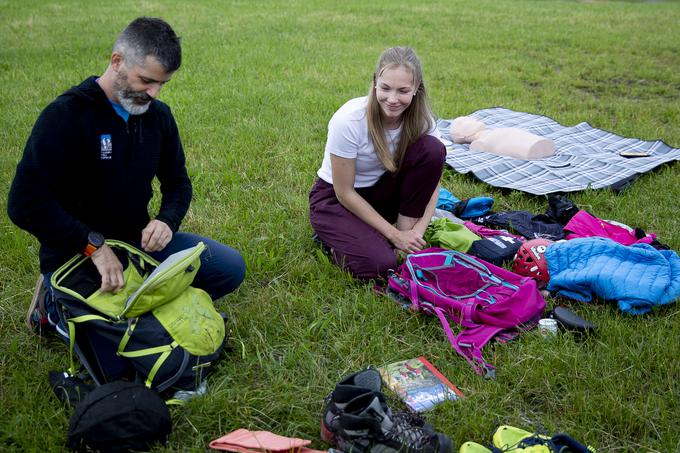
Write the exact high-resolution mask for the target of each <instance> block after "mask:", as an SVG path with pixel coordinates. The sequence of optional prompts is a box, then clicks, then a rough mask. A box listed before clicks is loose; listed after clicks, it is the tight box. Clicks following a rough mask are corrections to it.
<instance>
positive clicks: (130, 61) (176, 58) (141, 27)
mask: <svg viewBox="0 0 680 453" xmlns="http://www.w3.org/2000/svg"><path fill="white" fill-rule="evenodd" d="M113 51H114V52H120V53H121V54H123V59H124V61H125V63H126V65H127V66H131V65H137V66H142V65H144V63H145V61H146V57H148V56H153V57H156V58H157V59H158V61H159V63H160V64H161V65H162V66H163V68H164V69H165V70H166V71H167V72H172V71H176V70H177V69H178V68H179V67H180V65H181V64H182V47H181V45H180V39H179V37H178V36H177V35H176V34H175V32H174V30H173V29H172V27H170V25H169V24H168V23H167V22H165V21H164V20H163V19H159V18H155V17H138V18H137V19H135V20H133V21H132V22H130V25H128V26H127V27H125V30H123V31H122V33H121V34H120V35H119V36H118V39H117V40H116V43H115V44H114V46H113Z"/></svg>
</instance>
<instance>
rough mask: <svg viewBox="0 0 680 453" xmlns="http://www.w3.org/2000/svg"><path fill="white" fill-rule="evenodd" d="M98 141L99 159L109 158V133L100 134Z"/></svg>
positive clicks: (110, 148) (110, 144)
mask: <svg viewBox="0 0 680 453" xmlns="http://www.w3.org/2000/svg"><path fill="white" fill-rule="evenodd" d="M99 142H100V143H101V148H100V151H99V158H100V159H101V160H109V159H111V153H112V152H113V143H112V142H111V135H110V134H102V135H100V136H99Z"/></svg>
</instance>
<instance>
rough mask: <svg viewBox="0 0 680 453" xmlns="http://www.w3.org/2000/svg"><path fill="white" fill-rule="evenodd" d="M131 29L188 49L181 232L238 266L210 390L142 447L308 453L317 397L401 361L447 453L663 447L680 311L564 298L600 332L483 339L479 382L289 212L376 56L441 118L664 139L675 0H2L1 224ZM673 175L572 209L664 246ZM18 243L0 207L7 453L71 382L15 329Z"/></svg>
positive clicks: (173, 97) (25, 296)
mask: <svg viewBox="0 0 680 453" xmlns="http://www.w3.org/2000/svg"><path fill="white" fill-rule="evenodd" d="M139 15H151V16H161V17H163V18H164V19H166V20H168V21H169V22H170V23H171V24H172V26H173V27H174V28H175V30H176V31H177V33H178V34H179V35H180V36H181V37H182V39H183V52H184V61H183V65H182V68H181V69H180V70H179V71H178V73H177V74H176V75H175V76H174V77H173V80H172V82H171V83H169V84H168V85H167V86H166V87H165V88H164V89H163V92H162V93H161V100H163V101H164V102H166V103H168V104H169V105H170V106H171V107H172V109H173V112H174V114H175V117H176V120H177V122H178V125H179V128H180V132H181V134H182V138H183V142H184V146H185V151H186V154H187V159H188V169H189V172H190V175H191V177H192V180H193V183H194V191H195V194H194V201H193V203H192V207H191V209H190V211H189V213H188V215H187V217H186V219H185V221H184V223H183V225H182V228H183V229H185V230H188V231H193V232H196V233H200V234H204V235H207V236H211V237H213V238H215V239H218V240H221V241H223V242H225V243H227V244H230V245H232V246H234V247H236V248H237V249H239V250H241V251H242V253H243V254H244V256H245V259H246V262H247V267H248V276H247V278H246V280H245V282H244V283H243V285H242V287H241V289H239V291H238V292H237V293H236V294H233V295H230V296H228V297H226V298H224V299H222V300H220V301H218V302H217V306H218V308H219V309H221V310H224V311H226V312H227V313H228V314H229V316H230V327H231V330H232V333H231V342H232V344H233V345H234V346H235V351H234V352H233V353H231V354H230V356H229V357H228V359H227V360H224V361H222V362H221V363H220V364H219V366H218V368H217V370H216V372H215V373H214V374H213V375H212V376H211V377H210V379H209V386H210V392H209V394H208V395H206V396H205V397H203V398H200V399H197V400H195V401H193V402H191V403H190V404H188V405H187V406H185V407H181V408H173V409H172V413H173V420H174V432H173V435H172V437H171V443H170V444H169V445H168V446H167V447H166V448H163V449H159V451H204V450H205V449H206V448H207V444H208V442H209V441H210V440H211V439H214V438H216V437H219V436H220V435H222V434H224V433H226V432H228V431H231V430H234V429H236V428H240V427H244V428H249V429H258V430H260V429H262V430H270V431H273V432H276V433H279V434H283V435H288V436H294V437H303V438H308V439H312V440H314V442H313V446H314V447H315V448H319V449H324V448H327V445H325V444H324V443H323V442H321V441H320V439H319V436H318V424H319V417H320V414H321V409H322V401H323V398H324V396H325V395H326V394H327V393H328V392H329V391H330V390H332V388H333V385H334V384H335V382H337V380H338V379H339V378H340V377H341V376H344V375H345V374H348V373H350V372H353V371H356V370H359V369H361V368H363V367H366V366H368V365H375V366H380V365H384V364H386V363H389V362H393V361H397V360H400V359H406V358H411V357H415V356H418V355H425V356H427V357H428V358H429V359H430V361H431V362H433V363H434V364H435V366H437V367H438V368H439V369H440V370H441V371H442V372H443V373H444V374H445V375H446V376H447V377H448V378H449V379H450V380H451V381H453V382H454V383H456V384H457V385H458V386H459V387H460V388H461V389H462V391H463V392H464V393H465V394H466V396H467V397H466V399H464V400H461V401H457V402H453V403H446V404H442V405H440V406H439V407H438V408H437V409H436V410H435V411H434V412H432V413H429V414H428V420H429V421H430V422H431V423H432V424H433V425H434V426H435V427H436V428H437V429H439V430H440V431H442V432H445V433H447V434H448V435H449V436H451V437H452V438H453V439H454V442H455V443H456V444H457V445H460V444H462V443H463V442H465V441H467V440H475V441H477V442H481V443H488V442H490V440H491V433H492V431H493V429H494V428H495V427H496V426H497V425H499V424H511V425H515V426H519V427H523V428H525V429H530V430H543V431H545V432H549V433H553V432H556V431H566V432H569V433H571V434H573V435H574V436H576V437H577V438H579V439H581V440H583V441H587V442H588V443H590V444H591V445H593V446H595V447H597V448H598V451H602V452H610V451H658V452H672V451H680V440H679V437H680V435H679V434H678V420H679V419H680V407H679V405H680V365H679V363H678V357H679V356H680V342H679V341H678V332H679V331H680V330H679V328H680V325H679V324H680V317H679V316H678V307H677V305H670V306H666V307H663V308H661V309H660V310H658V311H656V312H655V313H653V314H650V315H647V316H639V317H631V316H624V315H623V314H620V313H619V312H618V311H617V309H616V308H615V307H614V306H613V305H611V304H605V303H603V302H602V301H598V302H596V303H593V304H588V305H586V304H576V303H574V304H571V306H572V308H573V309H574V310H575V311H576V312H577V313H579V314H581V315H582V316H584V317H585V318H587V319H590V320H592V321H594V322H595V323H597V324H598V326H599V334H598V336H597V337H595V338H591V339H589V340H588V341H585V342H579V341H576V340H575V339H574V338H573V337H571V336H570V335H561V336H559V337H557V338H555V339H553V340H550V341H549V342H548V341H546V340H544V339H542V338H541V337H540V335H539V334H538V333H537V332H529V333H527V334H526V335H523V336H522V337H521V338H520V339H519V340H517V341H515V342H512V343H510V344H507V345H499V346H498V347H489V348H488V349H487V350H486V354H487V355H488V357H489V358H490V359H491V361H492V362H493V363H495V364H496V366H497V367H498V370H497V374H498V377H497V379H496V380H495V381H484V380H482V379H481V378H480V377H478V376H477V375H475V374H474V373H473V372H472V370H471V368H470V367H469V366H468V365H467V363H466V362H465V361H464V360H463V359H462V358H460V357H459V356H458V355H457V354H456V353H455V351H453V349H452V348H451V347H450V345H449V343H448V341H447V340H446V338H445V336H444V334H443V330H442V329H441V327H440V326H439V323H438V321H437V320H436V319H434V318H428V317H416V316H412V315H408V314H407V313H405V312H403V311H402V310H400V309H399V308H398V307H397V306H396V305H395V304H394V303H393V302H391V301H390V300H388V299H386V298H383V297H380V296H376V295H375V294H374V293H373V292H372V290H371V286H370V285H365V284H361V283H358V282H354V281H352V279H351V278H349V277H348V276H346V275H345V274H343V273H342V272H341V271H340V270H339V269H338V268H336V267H335V266H333V265H332V264H330V263H329V262H328V260H327V259H326V257H325V256H324V255H323V254H322V253H321V252H320V251H319V250H318V249H317V247H315V246H314V244H313V243H312V241H311V237H310V236H311V228H310V227H309V224H308V216H307V194H308V191H309V188H310V187H311V185H312V183H313V181H314V178H315V172H316V170H317V169H318V166H319V165H320V163H321V159H322V155H323V147H324V143H325V133H326V126H327V122H328V120H329V119H330V117H331V115H332V114H333V112H334V111H335V110H336V109H337V108H338V107H339V106H340V105H342V104H343V103H344V102H345V101H346V100H348V99H350V98H353V97H357V96H362V95H364V94H365V93H366V91H367V89H368V85H369V81H370V78H371V75H372V71H373V68H374V65H375V61H376V59H377V57H378V55H379V54H380V52H381V51H382V50H384V49H385V48H387V47H390V46H393V45H409V46H412V47H413V48H414V49H415V50H416V51H417V53H418V54H419V56H420V57H421V60H422V62H423V66H424V71H425V79H426V83H427V88H428V90H429V94H430V97H431V100H432V104H433V107H434V110H435V112H436V114H437V115H438V116H439V117H442V118H453V117H456V116H460V115H465V114H469V113H471V112H472V111H474V110H477V109H480V108H485V107H492V106H503V107H507V108H510V109H515V110H523V111H529V112H533V113H539V114H544V115H548V116H550V117H552V118H554V119H556V120H557V121H559V122H561V123H563V124H566V125H573V124H576V123H578V122H581V121H588V122H589V123H590V124H591V125H593V126H594V127H599V128H603V129H606V130H609V131H612V132H615V133H617V134H621V135H624V136H631V137H640V138H643V139H657V138H658V139H662V140H664V141H665V142H666V143H669V144H670V145H671V146H675V147H678V146H680V129H679V128H678V125H679V124H680V102H679V101H680V71H679V68H680V27H678V24H679V23H680V4H679V3H677V2H649V3H643V2H574V1H555V2H552V1H475V2H472V1H428V2H420V1H392V2H366V1H364V0H360V1H354V0H350V1H344V2H322V1H286V2H283V1H281V2H276V1H233V2H222V1H196V2H190V1H176V2H174V1H172V2H170V1H168V2H161V1H142V2H135V1H120V2H115V3H114V2H103V1H90V2H82V1H60V2H49V1H35V0H27V1H21V2H19V1H8V0H0V86H1V87H2V89H0V173H1V175H0V194H1V195H2V196H1V197H0V207H1V208H2V211H3V212H6V195H7V192H8V189H9V184H10V182H11V179H12V177H13V175H14V169H15V166H16V163H17V161H18V160H19V158H20V156H21V152H22V150H23V146H24V144H25V141H26V139H27V137H28V135H29V134H30V130H31V127H32V125H33V123H34V121H35V120H36V118H37V116H38V114H39V112H40V111H41V110H42V109H43V108H44V107H45V106H46V105H47V104H48V103H49V102H50V101H51V100H53V99H54V98H55V97H56V96H57V95H59V94H60V93H61V92H63V91H64V90H66V89H67V88H69V87H70V86H72V85H75V84H77V83H79V82H80V81H81V80H82V79H84V78H86V77H87V76H89V75H92V74H101V73H102V72H103V71H104V69H105V67H106V64H107V60H108V57H109V55H110V51H111V46H112V45H113V42H114V40H115V37H116V35H117V34H118V33H119V32H120V31H121V30H122V29H123V28H124V27H125V25H127V23H129V21H131V20H132V19H134V18H135V17H137V16H139ZM679 177H680V165H678V164H677V163H676V164H674V165H668V166H664V167H662V168H660V169H658V170H657V171H654V172H652V173H650V174H646V175H643V176H642V177H641V178H640V179H639V180H638V181H637V182H636V183H635V184H634V185H633V186H632V187H631V188H630V189H628V190H626V191H625V192H623V193H621V194H618V195H617V194H613V193H611V192H609V191H607V190H598V191H584V192H580V193H575V194H572V196H571V198H572V199H573V200H574V201H575V202H576V203H577V204H578V205H579V206H580V207H583V208H585V209H588V210H590V211H591V212H593V213H594V214H596V215H597V216H598V217H601V218H608V219H615V220H618V221H621V222H624V223H627V224H629V225H632V226H639V227H642V228H644V229H645V230H648V231H652V232H655V233H657V234H658V235H659V237H660V239H661V240H662V241H664V242H666V243H667V244H669V245H670V246H671V247H672V248H673V249H675V250H678V249H680V221H679V220H678V215H679V210H678V206H679V203H678V199H679V198H680V184H679V182H680V179H679ZM443 185H444V186H445V187H446V188H448V189H449V190H451V191H452V192H453V193H454V194H456V196H458V197H459V198H465V197H471V196H482V195H486V196H493V197H494V198H495V200H496V203H495V209H496V210H499V211H500V210H507V209H526V210H529V211H532V212H536V213H540V212H543V211H544V210H545V208H546V207H547V202H546V199H545V198H544V197H535V196H531V195H527V194H523V193H520V192H512V191H505V190H503V191H502V190H499V189H495V188H493V187H490V186H488V185H485V184H482V183H478V182H476V181H475V180H474V179H473V178H471V177H469V176H464V175H459V174H456V173H455V172H453V171H452V170H447V171H446V172H445V176H444V180H443ZM156 203H157V200H156ZM111 208H112V209H115V207H113V206H112V207H111ZM37 250H38V244H37V242H36V241H35V239H34V238H32V237H31V236H30V235H28V234H27V233H25V232H22V231H20V230H19V229H17V228H16V227H15V226H13V225H12V224H11V223H10V221H9V219H8V218H7V216H6V215H2V216H0V450H2V451H62V450H63V443H64V440H65V431H66V428H67V424H68V417H69V416H70V412H69V411H68V410H66V409H64V408H62V407H61V406H60V404H59V403H58V402H57V400H56V398H54V397H53V396H52V394H51V391H50V389H49V385H48V382H47V372H48V371H49V370H64V369H66V368H67V366H68V364H67V362H68V358H67V354H66V349H65V347H64V346H63V345H62V344H61V343H59V342H58V341H38V340H37V339H36V338H35V337H34V336H33V335H31V334H30V333H29V332H28V331H27V330H26V328H25V327H24V316H25V311H26V308H27V306H28V303H29V300H30V296H31V292H32V289H33V284H34V282H35V278H36V276H37V274H38V263H37ZM557 302H558V301H557V300H555V299H549V300H548V306H549V307H551V306H553V305H555V304H556V303H557ZM562 302H563V301H562Z"/></svg>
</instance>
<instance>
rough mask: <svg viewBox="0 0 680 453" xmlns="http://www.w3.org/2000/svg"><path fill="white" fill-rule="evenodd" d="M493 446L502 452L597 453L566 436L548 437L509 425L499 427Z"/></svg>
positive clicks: (494, 436) (494, 435)
mask: <svg viewBox="0 0 680 453" xmlns="http://www.w3.org/2000/svg"><path fill="white" fill-rule="evenodd" d="M493 445H494V446H495V447H496V448H500V449H501V450H502V451H518V452H519V451H522V452H527V453H529V452H530V453H556V452H564V453H595V449H594V448H593V447H590V446H586V445H583V444H582V443H580V442H578V441H577V440H575V439H574V438H572V437H570V436H568V435H566V434H555V435H554V436H552V437H548V436H544V435H542V434H535V433H531V432H529V431H525V430H523V429H520V428H515V427H514V426H507V425H503V426H499V427H498V429H497V430H496V432H495V433H494V434H493Z"/></svg>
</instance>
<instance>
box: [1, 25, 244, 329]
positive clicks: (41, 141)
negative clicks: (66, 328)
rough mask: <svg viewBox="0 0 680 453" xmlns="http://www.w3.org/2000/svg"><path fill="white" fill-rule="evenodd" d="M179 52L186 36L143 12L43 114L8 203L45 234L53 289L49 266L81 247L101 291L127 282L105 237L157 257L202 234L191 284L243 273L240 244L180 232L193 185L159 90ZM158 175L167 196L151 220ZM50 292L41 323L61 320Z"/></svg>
mask: <svg viewBox="0 0 680 453" xmlns="http://www.w3.org/2000/svg"><path fill="white" fill-rule="evenodd" d="M181 60H182V50H181V46H180V39H179V37H178V36H177V35H176V34H175V32H174V31H173V29H172V28H171V27H170V25H168V24H167V23H166V22H164V21H163V20H161V19H156V18H148V17H140V18H138V19H135V20H134V21H132V22H131V23H130V24H129V25H128V26H127V27H126V28H125V30H123V32H122V33H121V34H120V35H119V36H118V39H117V40H116V43H115V45H114V47H113V52H112V54H111V58H110V60H109V65H108V67H107V68H106V70H105V71H104V73H103V74H102V75H101V76H100V77H96V76H92V77H89V78H87V79H85V81H83V82H82V83H81V84H80V85H78V86H76V87H73V88H71V89H70V90H68V91H66V92H65V93H64V94H62V95H61V96H59V97H58V98H57V99H56V100H55V101H53V102H52V103H51V104H50V105H48V106H47V107H46V108H45V110H43V112H42V113H41V114H40V117H39V118H38V120H37V122H36V124H35V126H34V127H33V131H32V133H31V136H30V137H29V139H28V143H27V144H26V148H25V150H24V154H23V157H22V159H21V161H20V162H19V164H18V165H17V171H16V176H15V177H14V181H13V183H12V187H11V189H10V192H9V201H8V209H7V210H8V214H9V217H10V218H11V219H12V221H13V222H14V223H16V224H17V225H18V226H19V227H21V228H23V229H25V230H27V231H28V232H30V233H31V234H33V235H34V236H35V237H36V238H38V240H39V241H40V272H41V274H42V276H43V277H44V282H45V284H46V286H47V289H49V279H50V276H51V275H52V273H53V272H54V271H55V270H56V269H57V268H58V267H59V266H61V265H62V264H64V263H65V262H66V261H67V260H68V259H69V258H71V257H72V256H73V255H75V254H77V253H82V254H84V255H87V256H91V257H92V262H93V263H94V265H95V266H96V267H97V270H98V271H99V274H100V275H101V278H102V283H101V290H102V291H113V292H115V291H118V290H119V289H120V288H122V287H123V286H124V284H125V281H124V279H123V266H122V265H121V263H120V261H119V260H118V258H116V256H115V254H114V253H113V251H112V250H111V249H110V248H109V247H108V246H107V245H106V244H105V242H104V238H110V239H118V240H121V241H125V242H128V243H130V244H133V245H135V246H137V247H140V248H141V249H143V250H145V251H146V252H148V253H149V254H150V255H151V256H152V257H154V258H155V259H157V260H159V261H162V260H163V259H165V258H166V257H168V256H169V255H171V254H172V253H175V252H177V251H179V250H183V249H186V248H189V247H192V246H194V245H196V244H197V243H198V242H200V241H202V242H204V243H205V244H206V245H207V249H206V250H205V251H204V252H203V254H202V255H201V267H200V270H199V271H198V274H197V275H196V279H195V280H194V286H197V287H199V288H201V289H203V290H205V291H206V292H207V293H208V294H210V296H211V297H212V298H213V299H217V298H219V297H222V296H224V295H225V294H227V293H230V292H232V291H234V290H235V289H236V288H238V286H239V285H240V284H241V282H242V281H243V278H244V276H245V264H244V261H243V258H242V257H241V255H240V254H239V253H238V252H237V251H236V250H234V249H232V248H230V247H228V246H226V245H223V244H220V243H219V242H216V241H213V240H211V239H208V238H205V237H202V236H198V235H195V234H191V233H185V232H179V231H178V229H179V226H180V223H181V222H182V219H183V218H184V216H185V214H186V212H187V210H188V208H189V203H190V202H191V194H192V187H191V181H190V180H189V177H188V175H187V170H186V167H185V158H184V150H183V149H182V143H181V141H180V137H179V133H178V131H177V125H176V123H175V120H174V118H173V116H172V113H171V112H170V108H169V107H168V106H167V105H165V104H164V103H162V102H160V101H158V100H157V99H156V98H157V97H158V94H159V93H160V91H161V88H162V87H163V85H165V84H166V83H167V82H169V81H170V78H171V77H172V75H173V74H174V73H175V71H176V70H177V69H178V68H179V67H180V64H181ZM154 177H157V178H158V180H159V182H160V190H161V203H160V209H159V210H158V213H157V214H156V216H155V218H153V219H151V218H150V216H149V212H148V205H149V201H150V200H151V198H152V195H153V189H152V180H153V179H154ZM36 293H38V291H36ZM46 293H47V294H48V296H47V297H46V298H45V299H44V300H43V299H41V298H35V297H34V299H35V300H34V302H33V303H32V304H31V307H30V309H29V314H28V322H29V325H31V326H32V327H34V328H36V329H38V328H39V327H41V326H46V325H47V324H48V323H49V324H51V325H55V323H56V322H57V319H56V313H55V310H54V307H53V304H51V303H50V300H51V299H50V297H49V291H47V292H46Z"/></svg>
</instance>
